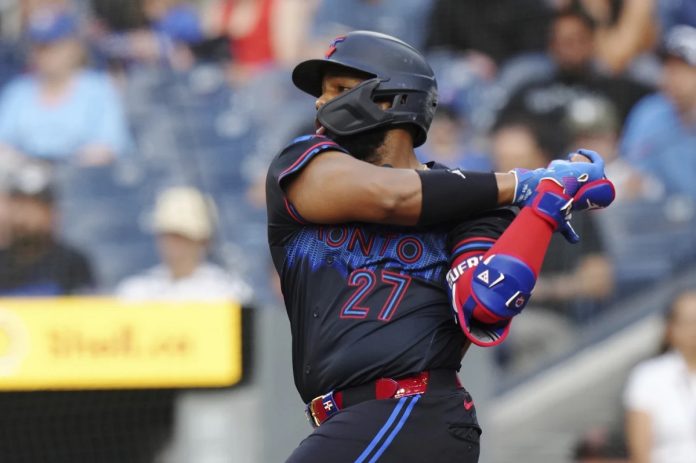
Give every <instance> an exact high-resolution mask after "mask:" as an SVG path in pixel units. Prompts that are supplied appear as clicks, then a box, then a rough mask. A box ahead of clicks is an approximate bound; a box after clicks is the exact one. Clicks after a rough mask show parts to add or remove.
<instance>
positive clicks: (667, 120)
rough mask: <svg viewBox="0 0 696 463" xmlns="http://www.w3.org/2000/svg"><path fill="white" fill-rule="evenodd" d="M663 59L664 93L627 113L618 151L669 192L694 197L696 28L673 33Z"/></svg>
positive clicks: (695, 170) (669, 36)
mask: <svg viewBox="0 0 696 463" xmlns="http://www.w3.org/2000/svg"><path fill="white" fill-rule="evenodd" d="M662 55H663V57H664V70H663V76H662V89H661V91H660V92H659V93H656V94H654V95H651V96H648V97H646V98H645V99H643V100H641V101H640V103H639V104H638V105H636V107H635V109H634V110H633V111H632V112H631V114H630V116H629V118H628V120H627V122H626V127H625V129H624V135H623V139H622V142H621V153H622V155H623V156H626V158H627V159H628V160H629V161H630V162H631V163H632V164H634V165H635V166H636V167H638V168H639V169H641V170H643V171H644V172H649V173H652V174H654V175H655V176H656V177H657V178H658V179H659V180H660V181H661V182H662V183H663V184H664V186H665V188H666V192H667V194H680V195H687V196H689V197H691V198H693V199H696V182H694V175H693V173H694V172H696V156H694V146H696V28H694V27H690V26H677V27H675V28H674V29H673V30H671V31H670V32H669V34H668V35H667V40H666V42H665V45H664V47H663V50H662Z"/></svg>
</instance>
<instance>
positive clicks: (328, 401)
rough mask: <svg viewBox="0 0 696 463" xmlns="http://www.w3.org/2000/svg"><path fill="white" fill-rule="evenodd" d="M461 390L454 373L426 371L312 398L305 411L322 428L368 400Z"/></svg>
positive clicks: (379, 380) (311, 422) (452, 371)
mask: <svg viewBox="0 0 696 463" xmlns="http://www.w3.org/2000/svg"><path fill="white" fill-rule="evenodd" d="M444 387H448V388H451V387H461V384H460V383H459V379H458V378H457V374H456V372H455V371H454V370H430V371H423V372H421V373H418V374H416V375H413V376H407V377H404V378H398V379H392V378H380V379H378V380H375V381H371V382H369V383H367V384H362V385H360V386H356V387H351V388H347V389H344V390H342V391H331V392H329V393H328V394H324V395H320V396H318V397H315V398H314V399H312V400H311V401H310V402H309V403H308V404H307V408H306V409H305V414H306V415H307V419H308V420H309V423H310V424H311V425H312V427H314V428H318V427H319V426H320V425H321V424H322V423H323V422H325V421H326V420H328V419H329V418H331V417H332V416H334V415H335V414H336V413H338V412H339V411H340V410H343V409H344V408H346V407H349V406H351V405H356V404H358V403H360V402H365V401H367V400H374V399H377V400H384V399H398V398H401V397H408V396H411V395H416V394H423V393H425V392H426V391H431V390H433V389H437V388H444Z"/></svg>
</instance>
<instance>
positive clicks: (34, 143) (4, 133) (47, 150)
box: [0, 9, 130, 165]
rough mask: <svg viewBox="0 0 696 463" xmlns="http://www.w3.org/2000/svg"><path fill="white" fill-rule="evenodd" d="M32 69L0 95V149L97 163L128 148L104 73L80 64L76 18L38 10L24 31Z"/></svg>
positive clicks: (116, 99)
mask: <svg viewBox="0 0 696 463" xmlns="http://www.w3.org/2000/svg"><path fill="white" fill-rule="evenodd" d="M27 36H28V39H29V40H30V42H31V62H32V64H33V71H32V72H31V73H30V74H29V75H26V76H22V77H18V78H17V79H15V80H13V81H12V82H11V83H9V84H8V85H7V88H6V89H5V90H4V92H3V94H2V96H1V97H0V154H4V155H5V156H13V155H14V156H30V157H33V158H38V159H43V160H49V161H57V160H71V161H74V162H76V163H78V164H81V165H101V164H107V163H109V162H111V161H112V160H113V159H114V158H116V157H117V156H119V155H122V154H124V153H125V152H126V151H127V149H128V147H129V143H130V140H129V137H128V130H127V126H126V120H125V116H124V112H123V108H122V107H121V102H120V101H119V96H118V94H117V93H116V90H115V88H114V87H113V86H112V85H111V83H110V82H109V80H108V78H107V77H106V76H105V75H103V74H100V73H97V72H93V71H88V70H86V69H84V60H85V50H84V46H83V43H82V41H81V39H80V37H79V25H78V20H77V18H76V17H75V16H74V15H73V14H71V13H69V12H67V11H62V10H46V9H44V10H39V11H37V12H36V13H34V14H33V15H32V16H31V19H30V23H29V26H28V32H27Z"/></svg>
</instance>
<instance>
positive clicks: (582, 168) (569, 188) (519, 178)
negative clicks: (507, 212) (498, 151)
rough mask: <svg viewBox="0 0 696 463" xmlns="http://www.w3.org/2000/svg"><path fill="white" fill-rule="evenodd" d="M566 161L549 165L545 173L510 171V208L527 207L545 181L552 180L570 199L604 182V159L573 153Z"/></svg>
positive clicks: (594, 154)
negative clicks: (512, 191)
mask: <svg viewBox="0 0 696 463" xmlns="http://www.w3.org/2000/svg"><path fill="white" fill-rule="evenodd" d="M568 157H569V159H572V161H570V160H568V161H566V160H561V159H558V160H555V161H551V163H550V164H549V165H548V167H546V168H545V169H544V168H540V169H535V170H527V169H513V170H511V171H510V172H511V173H512V174H514V175H515V195H514V197H513V201H512V204H514V205H516V206H520V207H524V206H527V205H529V203H530V198H532V196H533V195H534V192H535V191H536V188H537V186H538V185H539V182H541V180H543V179H546V178H550V179H553V180H555V181H556V182H557V183H558V184H559V185H561V186H562V187H563V190H564V192H565V193H566V194H568V195H569V196H574V195H575V194H576V193H577V192H578V191H579V190H580V188H581V187H583V186H584V185H586V184H588V183H591V182H594V181H597V180H602V179H605V178H606V175H605V174H604V159H602V157H601V156H600V155H599V154H598V153H597V152H595V151H591V150H586V149H579V150H578V151H577V153H571V154H570V155H569V156H568Z"/></svg>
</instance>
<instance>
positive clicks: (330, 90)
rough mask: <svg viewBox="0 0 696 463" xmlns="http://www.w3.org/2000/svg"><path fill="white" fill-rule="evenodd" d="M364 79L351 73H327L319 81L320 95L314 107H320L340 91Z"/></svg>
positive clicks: (343, 91) (339, 93) (346, 89)
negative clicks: (320, 81)
mask: <svg viewBox="0 0 696 463" xmlns="http://www.w3.org/2000/svg"><path fill="white" fill-rule="evenodd" d="M364 80H365V78H364V77H358V76H356V75H352V74H339V73H331V72H329V73H327V74H326V75H325V76H324V79H323V80H322V83H321V96H319V98H317V101H316V103H315V106H316V108H317V109H319V108H321V107H322V106H324V105H325V104H326V103H328V102H329V101H331V100H333V99H334V98H336V97H337V96H339V95H341V94H342V93H345V92H347V91H348V90H350V89H352V88H354V87H356V86H358V85H360V83H362V82H363V81H364Z"/></svg>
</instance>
